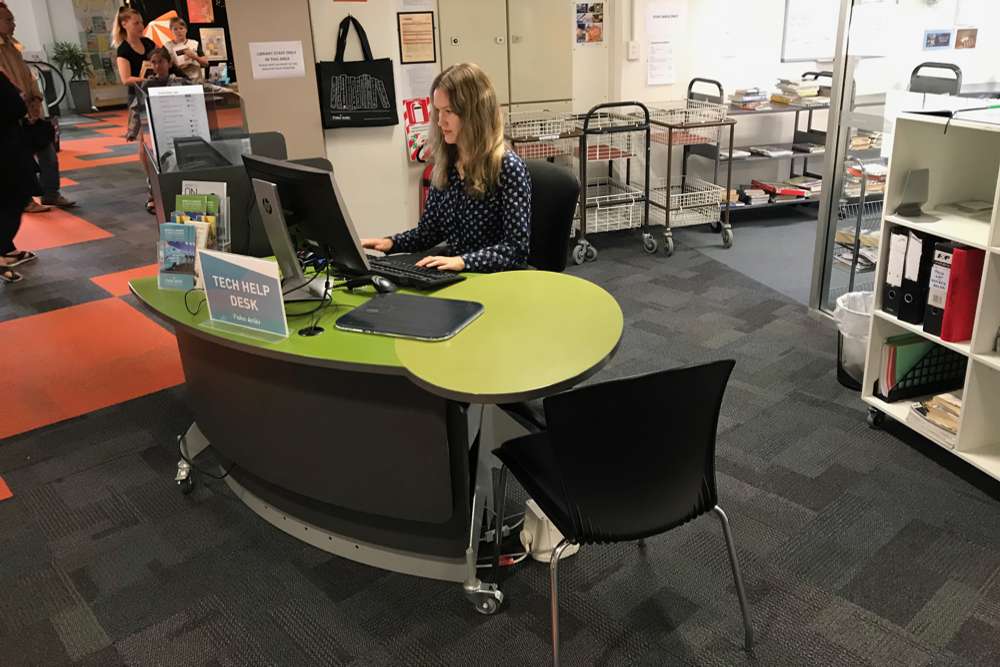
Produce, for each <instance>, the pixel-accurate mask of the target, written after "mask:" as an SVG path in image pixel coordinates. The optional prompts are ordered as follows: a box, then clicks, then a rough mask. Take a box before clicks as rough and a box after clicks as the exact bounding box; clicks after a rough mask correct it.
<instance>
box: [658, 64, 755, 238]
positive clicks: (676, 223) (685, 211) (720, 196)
mask: <svg viewBox="0 0 1000 667" xmlns="http://www.w3.org/2000/svg"><path fill="white" fill-rule="evenodd" d="M699 82H705V83H711V84H713V85H716V86H719V84H718V82H715V81H711V80H709V79H698V78H695V79H692V80H691V82H690V83H689V84H688V94H687V98H686V99H683V100H676V101H670V102H651V103H650V104H649V119H650V123H651V125H652V127H653V130H652V141H653V142H654V143H658V144H661V145H663V146H665V147H666V149H667V150H666V155H667V161H666V176H665V177H664V178H663V179H662V181H661V182H657V183H656V184H654V185H653V186H652V187H651V188H650V193H649V196H650V203H651V204H652V205H653V207H654V213H655V214H656V218H658V219H662V224H663V226H664V231H663V242H664V250H665V251H666V254H667V256H668V257H669V256H670V255H672V254H673V253H674V239H673V232H672V229H674V228H676V227H689V226H692V225H703V224H708V225H711V226H712V230H713V231H716V232H721V234H722V244H723V245H724V246H725V247H726V248H729V247H731V246H732V244H733V229H732V225H730V222H729V193H730V192H731V190H732V173H733V169H732V159H731V158H732V147H733V135H734V132H735V129H734V128H735V127H736V121H735V120H734V119H732V118H728V117H727V116H726V112H727V107H726V105H724V104H719V103H717V102H715V101H714V98H713V97H712V96H709V95H704V94H700V93H695V92H694V90H693V89H694V86H695V84H697V83H699ZM719 88H720V90H721V86H719ZM725 127H728V128H729V148H728V150H729V158H730V159H728V160H726V183H725V185H724V186H722V185H717V184H716V183H717V182H718V180H719V161H718V160H716V161H715V168H714V171H713V176H712V181H707V180H705V179H702V178H697V177H695V176H690V175H688V168H687V163H688V161H687V157H688V155H689V153H690V147H691V146H699V145H711V146H712V147H713V151H714V152H716V153H718V151H720V150H723V149H721V148H720V147H721V146H722V132H723V128H725ZM676 146H682V147H684V155H683V159H682V161H681V177H680V184H679V185H678V184H674V183H673V166H674V164H673V148H674V147H676ZM657 222H658V221H657V220H656V219H654V220H653V221H652V224H657ZM645 249H646V251H647V252H650V253H653V252H656V250H657V247H656V244H655V242H654V243H652V244H649V245H646V246H645Z"/></svg>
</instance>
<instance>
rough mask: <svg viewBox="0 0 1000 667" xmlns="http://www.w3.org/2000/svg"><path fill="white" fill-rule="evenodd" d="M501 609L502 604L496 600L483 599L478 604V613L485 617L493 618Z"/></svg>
mask: <svg viewBox="0 0 1000 667" xmlns="http://www.w3.org/2000/svg"><path fill="white" fill-rule="evenodd" d="M498 609H500V603H499V602H497V601H496V600H495V599H494V598H483V599H482V600H481V601H480V602H479V603H478V604H476V611H477V612H479V613H480V614H482V615H483V616H492V615H493V614H495V613H497V610H498Z"/></svg>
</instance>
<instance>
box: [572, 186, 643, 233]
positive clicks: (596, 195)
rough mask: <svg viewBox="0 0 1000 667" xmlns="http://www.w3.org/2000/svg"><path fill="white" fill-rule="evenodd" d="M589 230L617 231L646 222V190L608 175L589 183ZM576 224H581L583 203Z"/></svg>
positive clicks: (576, 225) (592, 231)
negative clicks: (644, 203) (644, 212)
mask: <svg viewBox="0 0 1000 667" xmlns="http://www.w3.org/2000/svg"><path fill="white" fill-rule="evenodd" d="M586 201H587V232H588V233H594V232H614V231H619V230H622V229H634V228H636V227H639V226H641V225H642V206H641V204H642V201H643V191H642V190H641V189H640V188H637V187H635V186H634V185H627V184H625V183H622V182H620V181H618V180H616V179H614V178H608V177H605V176H601V177H597V178H593V179H591V180H590V181H589V182H588V183H587V200H586ZM573 228H574V229H575V230H579V228H580V212H579V204H578V205H577V213H576V219H575V220H574V221H573Z"/></svg>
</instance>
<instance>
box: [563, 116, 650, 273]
mask: <svg viewBox="0 0 1000 667" xmlns="http://www.w3.org/2000/svg"><path fill="white" fill-rule="evenodd" d="M576 121H577V127H578V128H579V131H580V134H579V143H578V145H577V147H576V149H575V157H576V159H577V162H578V165H579V170H580V183H581V188H580V201H579V203H578V204H577V224H576V244H575V245H574V246H573V252H572V258H573V262H574V263H575V264H582V263H583V262H585V261H591V262H592V261H594V260H595V259H597V248H595V247H594V246H593V244H591V243H590V241H589V240H587V234H593V233H596V232H610V231H617V230H622V229H634V228H639V229H641V233H642V246H643V249H645V250H646V251H647V252H650V250H649V248H650V245H652V252H655V251H656V240H655V239H654V238H653V235H652V234H651V233H650V232H649V226H648V225H649V151H650V146H649V143H650V125H649V110H648V109H647V108H646V105H644V104H642V103H641V102H607V103H604V104H598V105H597V106H595V107H592V108H591V109H590V110H589V111H588V112H586V113H585V114H581V115H579V116H577V117H576ZM636 158H638V159H641V160H642V164H643V171H644V176H643V179H642V181H641V184H636V183H635V182H633V178H632V176H633V174H632V160H633V159H636ZM597 163H606V164H607V172H606V174H602V175H600V176H593V175H591V172H592V170H593V167H594V166H596V164H597ZM621 163H624V173H622V168H621ZM616 165H618V166H619V169H618V174H617V175H616V174H615V166H616Z"/></svg>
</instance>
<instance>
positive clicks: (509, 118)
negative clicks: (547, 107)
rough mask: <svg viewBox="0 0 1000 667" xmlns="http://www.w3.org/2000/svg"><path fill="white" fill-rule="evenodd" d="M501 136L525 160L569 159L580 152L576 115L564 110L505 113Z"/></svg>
mask: <svg viewBox="0 0 1000 667" xmlns="http://www.w3.org/2000/svg"><path fill="white" fill-rule="evenodd" d="M504 116H505V117H504V134H505V136H506V137H507V141H508V142H510V145H511V148H512V149H513V150H514V152H515V153H517V154H518V155H519V156H521V158H522V159H525V160H546V159H550V158H555V157H560V156H572V155H573V154H574V150H577V151H578V150H579V149H578V147H579V145H580V141H579V137H580V129H579V127H578V123H577V120H576V116H575V115H574V114H572V113H569V112H563V111H510V110H508V111H506V112H505V114H504Z"/></svg>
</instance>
